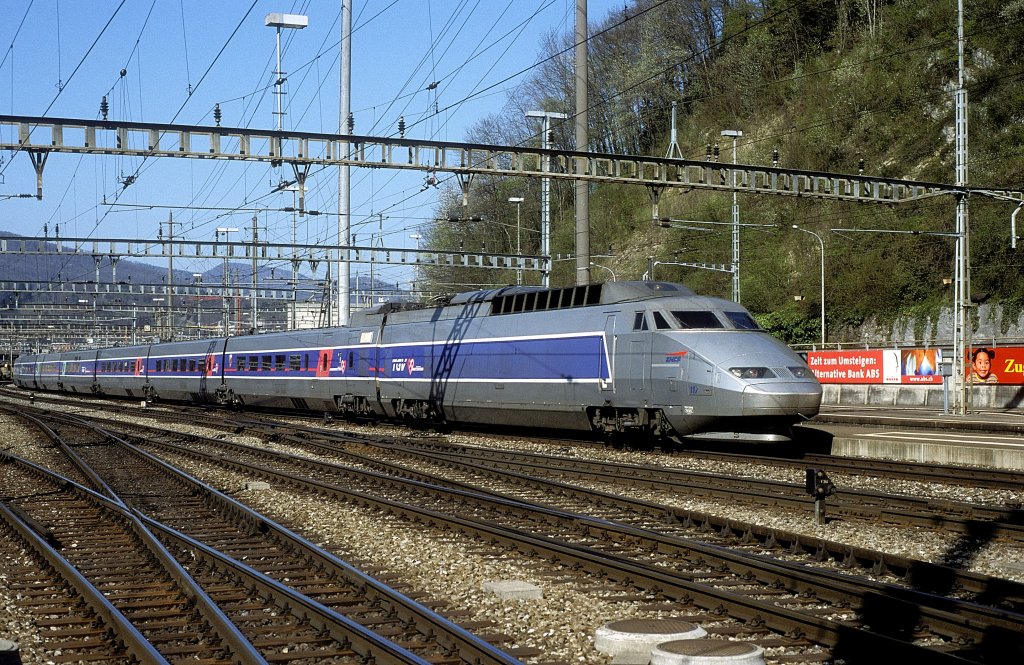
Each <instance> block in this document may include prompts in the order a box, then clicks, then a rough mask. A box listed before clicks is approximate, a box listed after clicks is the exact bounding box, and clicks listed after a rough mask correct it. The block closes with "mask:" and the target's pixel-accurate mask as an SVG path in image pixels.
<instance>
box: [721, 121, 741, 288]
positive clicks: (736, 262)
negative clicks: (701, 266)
mask: <svg viewBox="0 0 1024 665" xmlns="http://www.w3.org/2000/svg"><path fill="white" fill-rule="evenodd" d="M722 136H724V137H726V138H731V139H732V163H733V166H735V165H736V139H738V138H740V137H741V136H743V132H741V131H740V130H738V129H723V130H722ZM732 300H733V302H739V301H740V204H739V200H738V199H737V198H736V169H735V168H734V169H733V170H732Z"/></svg>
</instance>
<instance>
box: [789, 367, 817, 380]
mask: <svg viewBox="0 0 1024 665" xmlns="http://www.w3.org/2000/svg"><path fill="white" fill-rule="evenodd" d="M787 369H788V370H789V371H790V372H792V374H793V376H795V377H796V378H798V379H813V378H814V372H812V371H811V368H810V367H788V368H787Z"/></svg>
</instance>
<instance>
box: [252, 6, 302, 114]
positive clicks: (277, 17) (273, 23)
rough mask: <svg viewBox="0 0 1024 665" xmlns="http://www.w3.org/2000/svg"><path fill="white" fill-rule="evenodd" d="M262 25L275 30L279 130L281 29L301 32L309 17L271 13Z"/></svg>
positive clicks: (280, 111)
mask: <svg viewBox="0 0 1024 665" xmlns="http://www.w3.org/2000/svg"><path fill="white" fill-rule="evenodd" d="M263 24H264V25H266V26H267V27H268V28H276V29H277V71H275V72H274V77H275V79H274V90H275V92H274V94H275V95H277V113H276V114H275V115H277V129H278V130H280V129H281V120H282V118H283V117H284V110H283V108H282V98H283V97H284V90H283V89H282V86H284V82H285V80H286V79H285V75H284V72H282V71H281V28H291V29H292V30H301V29H302V28H305V27H306V26H308V25H309V17H308V16H303V15H301V14H281V13H279V12H271V13H270V14H267V16H266V18H265V19H264V21H263Z"/></svg>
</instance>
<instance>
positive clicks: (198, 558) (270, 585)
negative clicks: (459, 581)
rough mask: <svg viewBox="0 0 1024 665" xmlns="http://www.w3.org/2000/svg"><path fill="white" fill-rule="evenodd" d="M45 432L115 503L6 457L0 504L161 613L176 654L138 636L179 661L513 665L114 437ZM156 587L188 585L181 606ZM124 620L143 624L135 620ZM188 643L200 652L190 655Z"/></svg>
mask: <svg viewBox="0 0 1024 665" xmlns="http://www.w3.org/2000/svg"><path fill="white" fill-rule="evenodd" d="M38 424H39V425H40V426H42V427H46V428H47V429H48V432H49V435H50V436H51V437H52V438H53V439H54V440H55V441H58V442H59V443H60V445H63V446H66V444H65V443H64V438H65V437H68V438H70V437H72V436H73V437H74V441H75V444H74V446H73V450H72V449H69V450H68V453H69V454H70V455H72V456H73V457H75V458H77V463H78V464H80V465H81V467H82V470H83V474H84V475H86V476H88V477H89V478H90V482H91V483H92V484H93V485H95V486H97V487H99V489H100V491H101V492H103V493H104V494H106V495H107V497H106V498H104V497H100V496H99V495H98V494H96V493H94V492H91V491H89V490H88V489H86V488H84V487H81V486H79V485H77V484H75V483H72V482H71V481H69V480H67V479H64V478H62V477H59V476H56V475H53V474H50V473H49V472H46V471H44V470H43V469H41V468H40V467H37V466H35V465H32V464H30V463H28V462H26V461H23V460H19V459H16V458H14V457H12V456H10V455H4V456H3V457H2V459H3V460H4V461H5V462H7V463H6V464H4V465H3V471H4V472H5V474H6V477H5V479H6V480H8V481H9V482H10V484H9V485H6V484H5V486H10V487H12V488H16V490H17V491H16V495H15V496H12V497H8V498H7V500H5V503H11V504H12V505H16V506H17V507H18V510H20V511H21V512H22V513H23V514H24V515H25V516H27V517H28V518H29V519H30V520H31V522H30V523H31V524H34V525H36V528H37V529H40V530H44V531H45V532H46V533H47V534H49V535H50V538H51V540H52V541H53V542H54V543H55V547H54V550H60V552H66V551H68V550H69V549H70V550H72V551H73V553H74V554H75V558H74V559H73V560H72V564H73V565H76V567H84V568H85V569H86V570H87V571H96V573H97V575H98V577H97V578H96V579H95V580H92V583H93V584H94V586H103V587H104V592H105V593H107V594H108V595H110V596H116V597H117V598H119V599H121V598H123V599H124V600H122V605H121V606H120V607H119V609H120V610H121V611H122V612H125V611H126V609H128V608H132V609H134V608H135V605H139V606H142V607H143V608H144V610H153V608H158V609H159V611H160V612H161V614H160V616H161V617H162V621H161V622H160V623H159V624H158V625H159V626H160V627H161V628H162V629H163V630H167V627H168V626H171V627H173V628H176V629H177V631H176V632H177V633H178V634H179V635H180V637H179V638H177V639H178V640H179V641H177V642H173V643H171V644H165V643H164V642H162V640H163V633H160V632H157V633H153V632H149V633H147V632H146V631H145V630H143V629H142V628H140V631H142V632H143V636H144V638H145V641H148V642H150V643H152V644H153V646H154V648H155V649H157V650H158V651H159V652H160V653H161V654H163V655H164V656H165V657H166V658H168V660H171V662H177V661H178V660H181V659H183V658H185V657H188V658H189V662H200V663H210V664H214V663H222V662H223V663H232V662H268V661H272V662H275V663H277V662H279V663H303V664H304V663H312V662H315V663H330V662H348V663H351V662H374V663H417V664H419V665H424V664H425V663H433V664H434V665H458V664H459V663H463V662H472V663H489V664H492V665H499V664H503V665H513V664H514V663H517V662H518V661H517V660H516V658H515V657H514V656H513V655H510V654H508V653H505V652H502V651H501V650H499V649H496V648H494V647H492V646H491V645H489V644H487V643H486V642H484V641H483V640H481V639H479V638H476V637H474V636H473V635H470V634H469V633H467V632H465V631H464V630H462V629H460V628H459V627H458V626H456V625H454V624H452V623H451V622H449V621H447V620H445V619H443V618H442V617H440V616H438V615H436V614H435V613H434V612H432V611H430V610H428V609H427V608H425V607H423V606H421V605H419V604H417V603H415V602H413V601H412V600H410V599H409V598H406V597H404V596H403V595H401V594H399V593H397V592H395V591H393V590H391V589H389V588H387V587H386V586H385V585H383V584H380V583H378V582H376V581H375V580H373V579H372V578H369V577H368V576H366V575H365V574H363V573H361V572H359V571H357V570H354V569H352V568H351V567H350V566H348V565H347V564H345V563H344V562H342V561H339V560H337V559H335V558H334V557H332V556H331V555H329V554H327V553H325V552H323V551H322V550H320V549H319V548H316V547H314V546H313V545H312V544H310V543H308V542H307V541H305V540H303V539H302V538H300V537H298V536H296V535H295V534H294V533H292V532H290V531H288V530H286V529H284V528H283V527H281V526H279V525H276V524H274V523H273V522H271V521H269V520H267V519H266V518H264V517H263V516H261V515H258V514H256V513H254V512H253V511H251V510H249V509H247V508H246V507H244V506H242V505H241V504H238V503H237V502H234V501H232V500H230V499H228V498H227V497H225V496H224V495H222V494H220V493H219V492H216V491H215V490H213V489H212V488H209V487H206V486H204V485H202V484H200V483H196V482H195V481H194V480H192V479H189V478H187V477H185V476H183V475H182V474H180V473H178V472H177V471H175V470H174V469H172V468H170V467H168V466H167V465H165V464H162V463H160V462H159V461H157V460H155V459H154V458H152V457H150V456H148V455H145V454H142V453H140V452H138V451H136V450H135V449H134V448H133V447H131V446H129V445H128V444H126V443H124V442H122V441H119V440H117V438H116V437H113V436H111V435H110V434H109V433H107V432H103V431H100V430H96V429H92V428H88V427H83V424H82V423H76V422H69V420H68V419H67V418H66V417H59V418H57V419H54V418H53V416H52V415H51V416H49V422H48V424H46V425H43V424H42V423H41V422H40V423H38ZM33 479H34V480H35V481H36V484H35V485H33V484H31V480H33ZM55 501H61V502H63V503H61V504H57V505H55V504H54V502H55ZM55 515H59V516H60V517H55ZM79 516H89V517H90V519H89V520H85V519H79ZM128 523H130V527H129V526H125V524H128ZM119 529H120V530H119ZM132 533H135V534H136V536H135V537H136V538H146V539H148V540H147V542H150V543H151V544H150V545H149V547H150V548H151V549H154V548H155V549H159V551H160V553H161V554H160V555H159V557H158V559H159V561H154V560H153V559H152V557H150V559H146V558H145V551H140V552H138V553H135V552H134V550H130V549H129V547H130V542H131V538H132V536H131V534H132ZM151 533H154V534H157V535H158V536H159V538H160V543H161V544H160V545H159V546H158V545H157V544H156V541H155V539H154V538H153V537H152V536H151V535H150V534H151ZM54 554H57V553H56V551H55V552H54ZM101 554H102V555H104V556H106V557H108V560H101V559H100V558H99V557H100V556H101ZM243 561H244V562H245V563H242V562H243ZM86 575H88V573H86ZM161 576H164V577H167V576H170V578H172V579H173V580H174V581H175V582H177V583H178V584H180V585H184V584H188V585H190V586H189V588H188V590H183V591H179V592H178V594H179V595H178V596H175V595H174V591H175V590H174V589H173V588H170V589H165V587H166V586H167V585H168V584H169V583H168V582H165V581H164V580H163V578H162V577H161ZM150 577H151V578H152V581H148V579H147V581H145V582H142V583H141V584H140V580H141V579H142V578H150ZM122 587H123V588H122ZM193 597H195V598H199V599H206V600H204V601H203V602H204V603H205V605H204V604H203V603H200V606H203V607H206V608H207V612H208V613H209V614H210V615H211V616H213V617H214V618H213V619H208V620H207V621H206V623H201V622H200V621H199V619H200V617H192V616H191V615H189V614H188V613H187V612H186V610H190V609H191V603H189V602H187V601H188V599H189V598H193ZM115 605H117V602H116V601H115ZM165 608H172V609H165ZM175 610H178V611H179V612H184V613H185V616H178V615H177V614H174V613H173V612H174V611H175ZM154 611H156V610H154ZM191 612H192V613H193V614H194V613H195V610H194V609H191ZM146 616H148V615H146ZM204 616H205V615H204ZM127 618H128V619H129V620H131V621H132V622H133V625H138V624H137V613H136V614H135V615H132V616H128V617H127ZM189 621H190V622H189ZM149 626H150V624H146V627H149ZM368 627H371V628H372V629H371V628H368ZM221 633H224V634H226V635H227V637H220V635H221ZM382 635H387V637H383V636H382ZM187 644H192V645H194V646H193V647H192V650H191V652H190V651H189V650H188V648H187V647H186V645H187ZM218 645H221V646H218ZM182 654H184V655H182ZM237 654H243V657H239V656H238V655H237Z"/></svg>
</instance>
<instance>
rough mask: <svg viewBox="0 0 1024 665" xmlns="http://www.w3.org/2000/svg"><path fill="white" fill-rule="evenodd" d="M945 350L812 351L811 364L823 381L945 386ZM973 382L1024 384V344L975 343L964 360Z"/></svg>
mask: <svg viewBox="0 0 1024 665" xmlns="http://www.w3.org/2000/svg"><path fill="white" fill-rule="evenodd" d="M941 363H942V350H941V349H935V348H932V349H855V350H849V351H810V352H808V353H807V365H808V366H809V367H810V368H811V371H812V372H814V375H815V376H816V377H817V378H818V381H820V382H821V383H843V384H907V385H942V376H941V373H940V369H939V365H940V364H941ZM964 363H965V364H964V366H965V367H966V368H967V382H968V383H970V384H972V385H1017V386H1019V385H1024V347H1021V346H1000V347H995V348H993V347H980V346H975V347H971V348H970V349H968V350H967V357H966V358H965V360H964Z"/></svg>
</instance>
